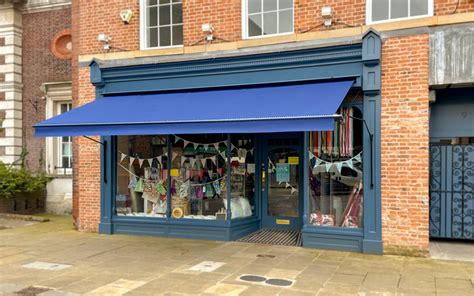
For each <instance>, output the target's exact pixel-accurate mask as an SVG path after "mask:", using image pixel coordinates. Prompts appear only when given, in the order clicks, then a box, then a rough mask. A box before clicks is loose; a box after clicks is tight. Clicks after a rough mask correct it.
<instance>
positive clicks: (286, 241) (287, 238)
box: [238, 229, 303, 247]
mask: <svg viewBox="0 0 474 296" xmlns="http://www.w3.org/2000/svg"><path fill="white" fill-rule="evenodd" d="M238 241H239V242H246V243H255V244H267V245H280V246H295V247H300V246H301V245H302V244H303V240H302V238H301V231H292V230H279V229H262V230H259V231H257V232H254V233H251V234H249V235H247V236H245V237H243V238H241V239H239V240H238Z"/></svg>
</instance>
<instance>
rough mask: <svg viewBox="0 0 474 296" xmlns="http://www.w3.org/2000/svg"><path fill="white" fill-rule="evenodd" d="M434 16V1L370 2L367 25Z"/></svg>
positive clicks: (368, 3)
mask: <svg viewBox="0 0 474 296" xmlns="http://www.w3.org/2000/svg"><path fill="white" fill-rule="evenodd" d="M432 15H433V0H369V1H367V23H369V24H370V23H377V22H384V21H392V20H393V21H395V20H403V19H411V18H419V17H426V16H432Z"/></svg>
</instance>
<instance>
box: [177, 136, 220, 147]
mask: <svg viewBox="0 0 474 296" xmlns="http://www.w3.org/2000/svg"><path fill="white" fill-rule="evenodd" d="M179 141H183V143H184V147H186V146H187V145H189V144H191V145H193V146H194V149H196V148H197V147H199V146H204V148H205V149H206V150H207V149H208V148H209V146H214V148H216V150H217V149H218V148H219V145H220V144H224V145H225V146H227V140H224V141H220V142H215V143H199V142H192V141H188V140H185V139H183V138H181V137H178V136H176V135H175V136H174V143H175V144H176V143H178V142H179Z"/></svg>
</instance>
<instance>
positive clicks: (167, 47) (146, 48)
mask: <svg viewBox="0 0 474 296" xmlns="http://www.w3.org/2000/svg"><path fill="white" fill-rule="evenodd" d="M176 48H178V49H179V48H184V45H173V46H158V47H143V46H142V47H140V50H143V51H151V50H169V49H176Z"/></svg>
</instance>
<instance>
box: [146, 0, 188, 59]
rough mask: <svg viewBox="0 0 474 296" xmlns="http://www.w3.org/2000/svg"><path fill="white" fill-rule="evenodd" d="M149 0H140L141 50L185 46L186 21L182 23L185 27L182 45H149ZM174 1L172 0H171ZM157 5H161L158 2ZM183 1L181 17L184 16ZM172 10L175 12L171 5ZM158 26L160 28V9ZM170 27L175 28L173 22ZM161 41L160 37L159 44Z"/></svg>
mask: <svg viewBox="0 0 474 296" xmlns="http://www.w3.org/2000/svg"><path fill="white" fill-rule="evenodd" d="M147 1H148V0H140V50H153V49H162V48H181V47H183V46H184V22H182V23H181V27H182V29H183V44H180V45H167V46H159V45H158V46H155V47H150V46H148V45H147V29H148V28H147V21H148V18H147V15H148V13H147V5H146V3H147ZM170 1H172V0H170ZM158 3H159V0H158ZM172 4H173V3H172V2H171V3H170V5H171V6H172ZM157 6H158V7H159V6H160V5H159V4H157ZM182 8H183V1H181V17H183V10H182ZM170 11H171V14H172V13H173V9H172V7H171V9H170ZM170 20H171V19H170ZM157 24H158V25H157V27H158V28H159V27H160V26H159V11H158V15H157ZM170 27H171V31H173V30H172V28H173V25H172V23H170ZM172 34H173V33H172V32H171V35H170V37H171V42H172V41H173V39H172ZM159 43H160V40H159V39H158V44H159Z"/></svg>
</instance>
